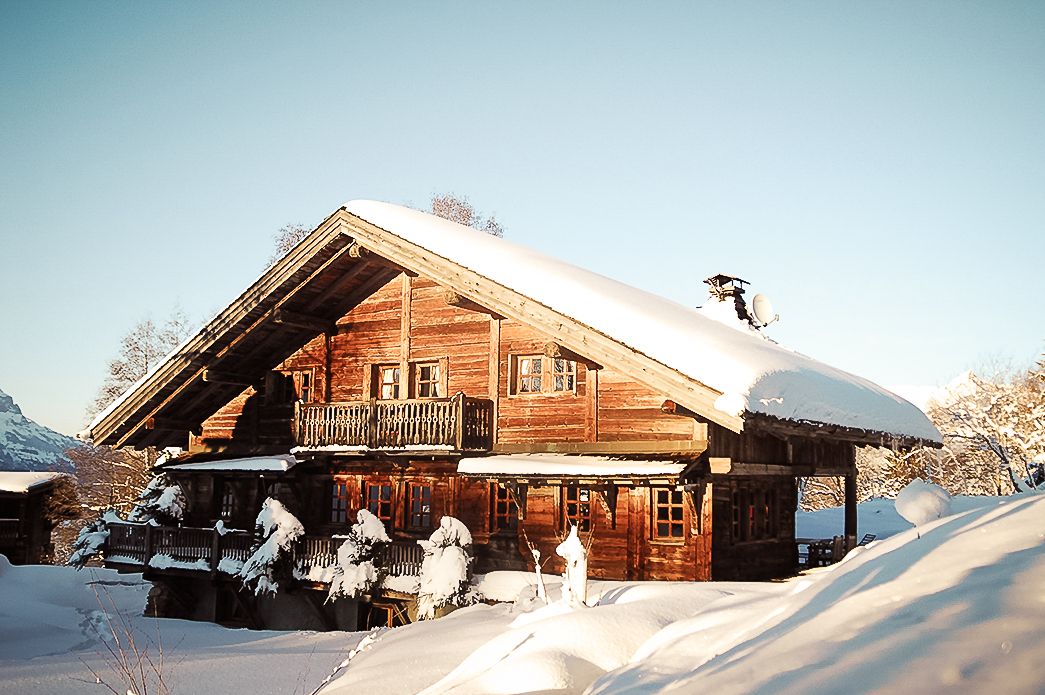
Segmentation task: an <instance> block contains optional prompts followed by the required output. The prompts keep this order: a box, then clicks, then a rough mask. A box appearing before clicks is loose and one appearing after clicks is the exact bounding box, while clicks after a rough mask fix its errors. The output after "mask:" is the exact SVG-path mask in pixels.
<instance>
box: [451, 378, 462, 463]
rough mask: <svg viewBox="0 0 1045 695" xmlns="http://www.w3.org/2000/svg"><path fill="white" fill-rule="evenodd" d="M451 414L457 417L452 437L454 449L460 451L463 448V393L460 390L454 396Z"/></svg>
mask: <svg viewBox="0 0 1045 695" xmlns="http://www.w3.org/2000/svg"><path fill="white" fill-rule="evenodd" d="M452 412H453V414H454V416H455V417H456V418H457V431H456V432H455V437H454V449H456V450H457V451H461V450H462V449H464V393H462V392H461V391H458V392H457V395H456V396H454V407H453V411H452Z"/></svg>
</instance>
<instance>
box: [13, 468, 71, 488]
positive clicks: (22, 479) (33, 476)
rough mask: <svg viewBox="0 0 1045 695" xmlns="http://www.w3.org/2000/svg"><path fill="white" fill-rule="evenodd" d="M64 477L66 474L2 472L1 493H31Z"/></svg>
mask: <svg viewBox="0 0 1045 695" xmlns="http://www.w3.org/2000/svg"><path fill="white" fill-rule="evenodd" d="M62 475H65V474H64V473H51V472H47V471H43V472H41V471H0V492H17V493H22V492H29V491H30V490H32V489H33V488H35V487H39V486H41V485H46V484H47V483H50V482H51V481H52V480H54V479H55V478H57V477H59V476H62Z"/></svg>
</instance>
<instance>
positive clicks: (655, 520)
mask: <svg viewBox="0 0 1045 695" xmlns="http://www.w3.org/2000/svg"><path fill="white" fill-rule="evenodd" d="M661 493H663V494H665V495H666V496H667V498H666V500H663V501H662V500H661V499H660V496H661ZM675 495H678V501H677V502H676V501H675V500H674V496H675ZM661 509H665V510H666V511H667V518H666V519H661V518H660V511H661ZM676 509H677V510H679V514H678V518H677V519H676V518H674V517H675V514H674V510H676ZM665 523H666V524H667V533H663V534H662V533H661V525H662V524H665ZM687 526H688V525H687V524H686V493H685V492H684V491H682V490H676V489H675V488H672V487H651V488H650V539H651V540H652V541H653V542H655V543H685V542H686V528H687ZM676 527H677V528H678V529H679V531H680V533H679V534H678V535H675V534H674V533H673V531H672V530H673V529H674V528H676Z"/></svg>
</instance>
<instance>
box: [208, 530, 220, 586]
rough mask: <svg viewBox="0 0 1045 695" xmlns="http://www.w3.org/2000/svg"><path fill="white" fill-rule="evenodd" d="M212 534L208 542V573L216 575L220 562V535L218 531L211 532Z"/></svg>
mask: <svg viewBox="0 0 1045 695" xmlns="http://www.w3.org/2000/svg"><path fill="white" fill-rule="evenodd" d="M211 533H212V534H213V536H212V538H211V541H210V571H211V574H215V575H216V574H217V573H218V563H219V562H221V534H220V533H218V529H214V530H213V531H211Z"/></svg>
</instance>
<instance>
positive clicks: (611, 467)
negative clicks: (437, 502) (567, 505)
mask: <svg viewBox="0 0 1045 695" xmlns="http://www.w3.org/2000/svg"><path fill="white" fill-rule="evenodd" d="M687 465H688V463H687V462H678V461H652V460H635V459H614V458H610V457H608V456H575V455H569V454H513V455H510V456H485V457H471V458H462V459H461V460H460V461H459V462H458V464H457V472H458V473H460V474H461V475H468V476H475V477H488V478H570V479H573V478H577V479H581V478H606V479H609V480H617V479H622V478H626V479H632V480H636V479H637V480H646V479H651V478H677V477H678V476H679V475H680V474H681V473H682V472H683V471H684V470H685V468H686V466H687Z"/></svg>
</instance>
